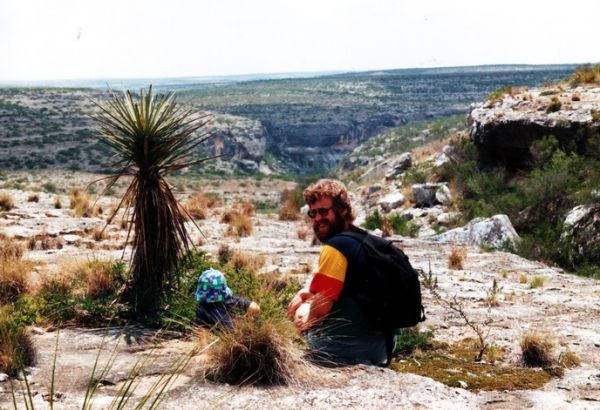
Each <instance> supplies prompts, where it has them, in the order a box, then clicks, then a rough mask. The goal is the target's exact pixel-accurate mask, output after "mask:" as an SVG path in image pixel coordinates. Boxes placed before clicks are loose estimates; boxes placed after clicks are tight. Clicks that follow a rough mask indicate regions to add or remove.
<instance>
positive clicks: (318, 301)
mask: <svg viewBox="0 0 600 410" xmlns="http://www.w3.org/2000/svg"><path fill="white" fill-rule="evenodd" d="M333 302H334V300H333V299H331V298H330V297H327V296H324V295H322V294H320V293H316V294H315V295H314V296H313V297H312V298H311V299H310V303H304V304H302V305H300V307H298V308H297V309H296V313H297V315H296V316H297V320H294V325H296V329H297V330H298V332H299V333H302V332H304V331H305V330H308V329H310V328H311V327H313V326H314V325H316V324H317V323H320V322H321V321H322V320H323V319H325V317H326V316H327V315H328V314H329V312H331V308H332V306H333Z"/></svg>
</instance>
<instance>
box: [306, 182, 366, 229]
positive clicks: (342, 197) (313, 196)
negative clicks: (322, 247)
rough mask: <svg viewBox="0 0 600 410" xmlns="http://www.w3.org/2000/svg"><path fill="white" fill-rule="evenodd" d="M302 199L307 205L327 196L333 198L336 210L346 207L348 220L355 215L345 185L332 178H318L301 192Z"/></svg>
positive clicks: (351, 219) (352, 218) (350, 220)
mask: <svg viewBox="0 0 600 410" xmlns="http://www.w3.org/2000/svg"><path fill="white" fill-rule="evenodd" d="M303 195H304V200H305V201H306V203H307V204H308V205H312V204H313V203H315V202H316V201H318V200H319V199H321V198H322V197H324V196H328V197H330V198H331V199H332V200H333V206H334V208H336V209H337V210H339V211H341V210H344V209H346V210H347V211H348V212H346V215H345V219H346V221H348V222H352V221H354V219H355V218H356V215H355V214H354V209H353V208H352V204H351V203H350V199H349V198H348V191H347V190H346V186H345V185H344V184H343V183H342V182H340V181H336V180H334V179H320V180H319V181H317V182H315V183H314V184H312V185H310V186H309V187H308V188H306V189H305V190H304V192H303Z"/></svg>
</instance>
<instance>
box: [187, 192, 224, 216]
mask: <svg viewBox="0 0 600 410" xmlns="http://www.w3.org/2000/svg"><path fill="white" fill-rule="evenodd" d="M216 202H217V200H216V197H215V196H214V195H206V194H205V193H204V192H203V191H198V192H197V193H196V195H195V196H193V197H192V198H190V200H189V201H187V202H186V203H185V205H184V207H185V210H186V211H187V212H188V214H189V215H190V216H191V217H192V218H193V219H206V218H207V216H208V210H209V209H211V208H212V207H214V206H215V204H216Z"/></svg>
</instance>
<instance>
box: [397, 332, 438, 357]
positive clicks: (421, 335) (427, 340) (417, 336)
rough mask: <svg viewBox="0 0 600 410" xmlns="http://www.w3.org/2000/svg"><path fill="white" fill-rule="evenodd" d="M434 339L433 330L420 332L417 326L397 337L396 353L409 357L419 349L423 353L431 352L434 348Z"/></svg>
mask: <svg viewBox="0 0 600 410" xmlns="http://www.w3.org/2000/svg"><path fill="white" fill-rule="evenodd" d="M433 337H434V335H433V331H432V330H427V331H425V332H420V331H419V328H418V327H416V326H415V327H411V328H406V329H403V330H402V333H401V334H399V335H396V348H395V350H394V353H400V354H404V355H409V354H412V353H413V352H414V351H415V350H417V349H419V350H421V351H425V350H430V349H431V348H433V343H432V340H433Z"/></svg>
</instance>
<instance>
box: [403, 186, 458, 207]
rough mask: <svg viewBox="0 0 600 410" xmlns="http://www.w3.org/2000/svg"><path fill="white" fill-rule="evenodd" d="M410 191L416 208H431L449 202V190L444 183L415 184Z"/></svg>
mask: <svg viewBox="0 0 600 410" xmlns="http://www.w3.org/2000/svg"><path fill="white" fill-rule="evenodd" d="M412 189H413V196H414V197H415V205H416V206H422V207H431V206H434V205H438V204H444V203H447V202H448V201H449V200H450V190H449V189H448V186H447V183H445V182H442V183H435V182H428V183H426V184H416V185H413V187H412Z"/></svg>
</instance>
